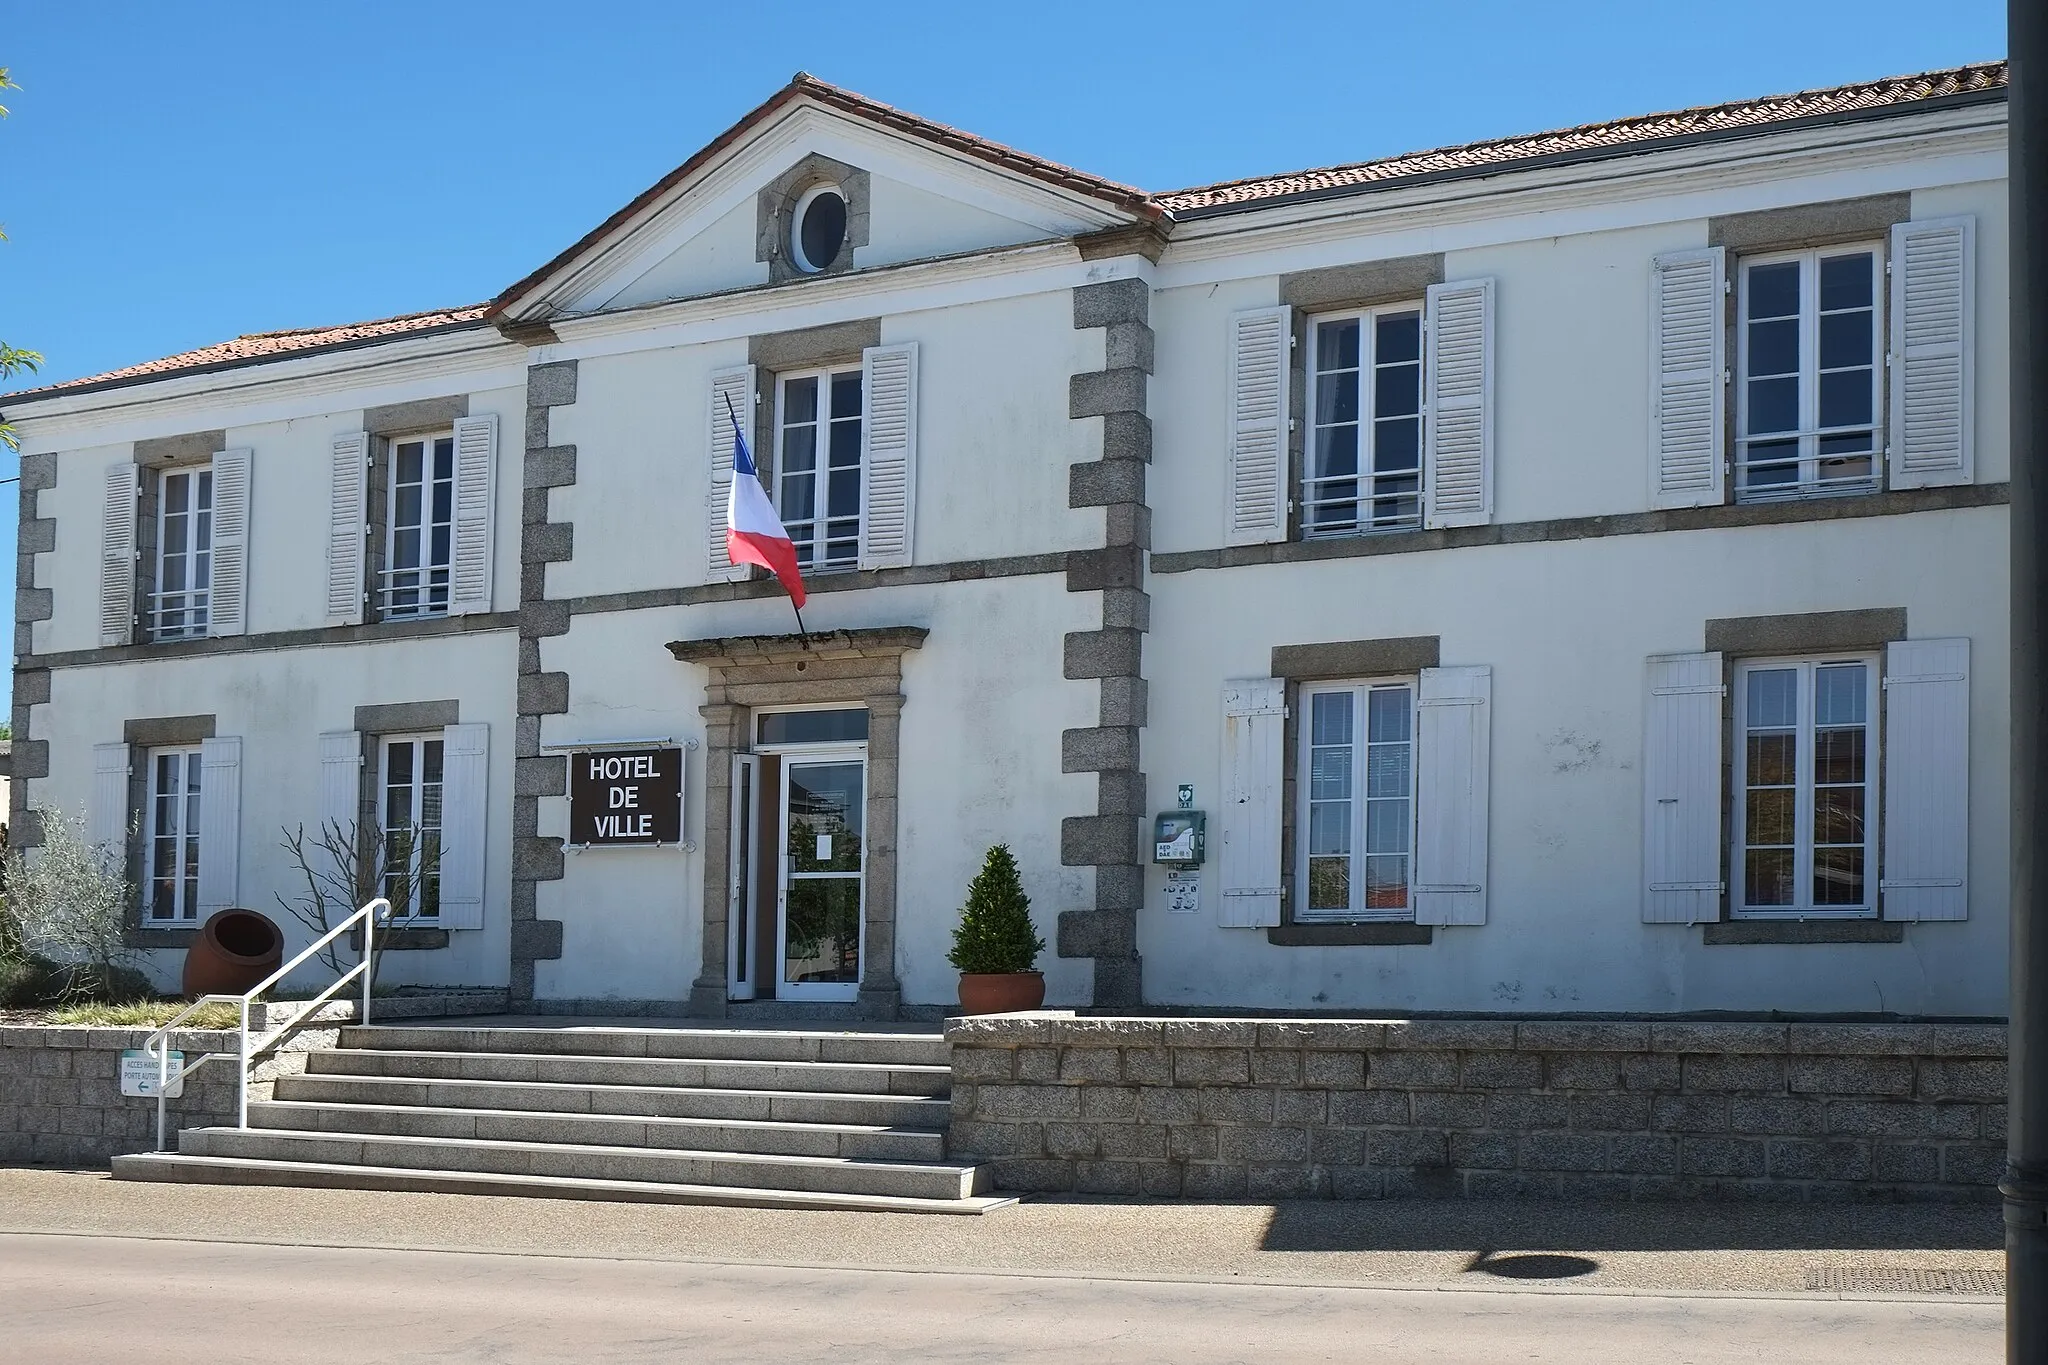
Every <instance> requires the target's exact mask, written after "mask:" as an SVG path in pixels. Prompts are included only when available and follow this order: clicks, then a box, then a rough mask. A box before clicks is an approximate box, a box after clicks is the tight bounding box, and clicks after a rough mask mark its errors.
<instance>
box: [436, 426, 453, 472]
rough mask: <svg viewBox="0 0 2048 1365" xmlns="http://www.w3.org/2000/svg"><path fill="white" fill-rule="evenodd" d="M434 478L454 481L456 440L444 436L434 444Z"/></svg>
mask: <svg viewBox="0 0 2048 1365" xmlns="http://www.w3.org/2000/svg"><path fill="white" fill-rule="evenodd" d="M434 477H435V478H436V479H452V478H454V477H455V438H454V437H453V436H443V437H442V438H441V439H439V440H437V441H435V442H434Z"/></svg>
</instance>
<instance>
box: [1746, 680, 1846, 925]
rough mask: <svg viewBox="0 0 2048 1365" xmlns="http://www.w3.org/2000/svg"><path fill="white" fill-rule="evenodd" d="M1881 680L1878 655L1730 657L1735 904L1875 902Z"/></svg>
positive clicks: (1798, 910)
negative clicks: (1732, 671) (1732, 670)
mask: <svg viewBox="0 0 2048 1365" xmlns="http://www.w3.org/2000/svg"><path fill="white" fill-rule="evenodd" d="M1877 688H1878V665H1877V660H1876V658H1875V657H1874V656H1865V657H1845V658H1824V659H1782V660H1752V661H1746V662H1744V663H1742V664H1740V665H1738V666H1737V668H1736V676H1735V733H1736V736H1737V741H1738V742H1737V745H1736V754H1737V757H1736V772H1735V782H1734V798H1735V799H1734V807H1735V809H1734V821H1733V826H1734V831H1735V839H1734V844H1735V847H1734V849H1733V858H1734V863H1735V867H1736V889H1735V896H1734V909H1735V911H1736V912H1737V913H1739V914H1740V913H1749V914H1762V915H1774V914H1814V913H1849V914H1855V913H1859V912H1860V913H1864V914H1869V913H1874V911H1875V908H1876V904H1877V902H1876V897H1875V891H1876V887H1875V884H1874V881H1873V877H1872V874H1873V872H1874V870H1875V869H1876V867H1877V850H1876V847H1875V843H1874V838H1875V833H1876V828H1877V821H1876V819H1875V818H1874V812H1875V811H1876V809H1877V806H1876V800H1877V791H1876V786H1877V783H1876V773H1877V724H1876V718H1877Z"/></svg>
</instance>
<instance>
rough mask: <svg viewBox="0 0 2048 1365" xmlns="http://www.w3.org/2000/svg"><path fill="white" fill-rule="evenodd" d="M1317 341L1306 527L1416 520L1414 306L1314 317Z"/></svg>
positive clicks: (1418, 416)
mask: <svg viewBox="0 0 2048 1365" xmlns="http://www.w3.org/2000/svg"><path fill="white" fill-rule="evenodd" d="M1314 348H1315V364H1314V367H1313V369H1312V371H1311V377H1310V402H1311V407H1310V411H1311V412H1312V413H1313V417H1312V419H1311V422H1312V426H1311V430H1310V432H1309V441H1308V468H1307V469H1306V470H1305V471H1304V475H1303V479H1302V530H1303V533H1304V534H1305V535H1310V536H1332V535H1355V534H1357V533H1358V532H1361V531H1384V530H1393V529H1397V528H1404V527H1414V526H1420V525H1421V524H1422V310H1421V308H1420V307H1419V306H1416V305H1408V306H1405V307H1400V308H1382V309H1374V310H1372V311H1371V312H1366V313H1360V314H1356V315H1353V316H1348V317H1339V318H1319V319H1317V321H1316V323H1315V327H1314Z"/></svg>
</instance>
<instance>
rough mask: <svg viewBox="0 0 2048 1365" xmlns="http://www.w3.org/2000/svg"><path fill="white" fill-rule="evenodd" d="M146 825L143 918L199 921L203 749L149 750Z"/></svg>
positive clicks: (163, 921)
mask: <svg viewBox="0 0 2048 1365" xmlns="http://www.w3.org/2000/svg"><path fill="white" fill-rule="evenodd" d="M143 825H144V828H143V831H142V837H143V847H144V849H145V850H147V852H146V854H145V857H146V858H147V859H148V879H147V887H146V890H147V904H146V905H145V906H144V907H143V914H144V917H145V918H147V919H148V920H150V921H151V922H154V923H160V924H161V923H173V922H183V921H190V920H196V919H198V918H199V750H197V749H152V750H150V753H149V805H148V809H147V811H146V812H145V815H144V820H143Z"/></svg>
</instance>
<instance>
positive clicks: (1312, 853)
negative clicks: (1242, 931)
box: [1295, 680, 1415, 920]
mask: <svg viewBox="0 0 2048 1365" xmlns="http://www.w3.org/2000/svg"><path fill="white" fill-rule="evenodd" d="M1301 713H1302V714H1303V715H1304V716H1305V717H1306V723H1305V724H1304V725H1303V726H1302V745H1301V760H1300V763H1301V766H1300V769H1299V773H1300V776H1299V779H1298V785H1297V788H1296V790H1297V791H1298V792H1299V793H1301V795H1300V797H1299V800H1298V804H1297V810H1298V811H1299V812H1300V815H1299V819H1300V820H1301V828H1302V835H1301V836H1300V837H1298V843H1299V845H1300V850H1301V851H1300V856H1299V858H1298V860H1297V875H1298V881H1297V883H1296V890H1295V896H1296V902H1295V904H1296V913H1295V918H1296V919H1301V920H1313V919H1344V920H1406V919H1412V918H1414V915H1415V909H1414V899H1413V897H1412V895H1411V894H1410V886H1411V884H1412V882H1413V879H1414V878H1413V868H1414V849H1415V684H1414V683H1413V682H1411V681H1407V680H1401V681H1394V682H1369V683H1339V684H1316V685H1314V686H1312V687H1305V688H1303V689H1302V696H1301Z"/></svg>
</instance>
